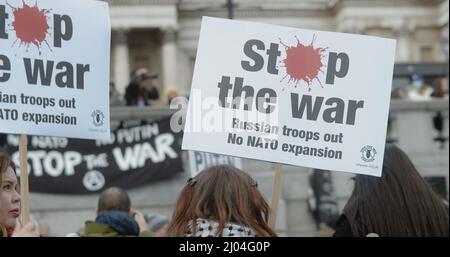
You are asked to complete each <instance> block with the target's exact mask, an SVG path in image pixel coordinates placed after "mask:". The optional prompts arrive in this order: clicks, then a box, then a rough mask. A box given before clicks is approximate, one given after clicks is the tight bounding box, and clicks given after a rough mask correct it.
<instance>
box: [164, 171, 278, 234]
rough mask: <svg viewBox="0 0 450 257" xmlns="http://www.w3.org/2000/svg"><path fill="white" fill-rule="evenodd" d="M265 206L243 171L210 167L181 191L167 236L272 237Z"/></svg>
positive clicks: (254, 186) (253, 184) (254, 185)
mask: <svg viewBox="0 0 450 257" xmlns="http://www.w3.org/2000/svg"><path fill="white" fill-rule="evenodd" d="M268 217H269V205H268V204H267V203H266V201H265V200H264V198H263V196H262V195H261V193H260V192H259V191H258V188H257V183H256V181H255V180H253V179H252V178H251V177H250V176H249V175H248V174H247V173H245V172H243V171H241V170H239V169H236V168H234V167H231V166H225V165H220V166H213V167H209V168H207V169H205V170H203V171H202V172H200V173H199V174H198V175H197V176H195V177H194V178H191V179H189V180H188V183H187V185H186V186H185V187H184V188H183V189H182V190H181V193H180V196H179V198H178V201H177V203H176V206H175V210H174V213H173V215H172V219H171V222H170V224H169V227H168V229H167V235H168V236H195V237H203V236H238V237H247V236H259V237H264V236H276V233H275V232H274V231H273V230H272V229H271V228H270V227H269V226H268V224H267V222H268Z"/></svg>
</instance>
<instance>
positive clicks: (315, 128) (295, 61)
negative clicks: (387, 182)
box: [182, 17, 395, 176]
mask: <svg viewBox="0 0 450 257" xmlns="http://www.w3.org/2000/svg"><path fill="white" fill-rule="evenodd" d="M394 55H395V40H392V39H384V38H378V37H372V36H362V35H351V34H345V33H334V32H324V31H312V30H303V29H296V28H289V27H281V26H275V25H266V24H258V23H252V22H241V21H230V20H225V19H217V18H209V17H204V18H203V21H202V26H201V33H200V40H199V45H198V52H197V58H196V63H195V70H194V77H193V82H192V89H191V94H190V101H189V107H188V113H187V118H186V125H185V132H184V138H183V146H182V147H183V149H187V150H195V151H204V152H211V153H217V154H225V155H232V156H239V157H245V158H252V159H259V160H264V161H270V162H276V163H284V164H290V165H297V166H304V167H311V168H318V169H325V170H334V171H345V172H352V173H360V174H368V175H374V176H380V175H381V170H382V163H383V154H384V145H385V138H386V128H387V116H388V111H389V101H390V92H391V83H392V74H393V67H394Z"/></svg>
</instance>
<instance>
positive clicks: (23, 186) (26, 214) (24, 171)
mask: <svg viewBox="0 0 450 257" xmlns="http://www.w3.org/2000/svg"><path fill="white" fill-rule="evenodd" d="M27 145H28V138H27V135H25V134H21V135H20V142H19V156H20V198H21V203H20V206H21V214H22V225H25V224H27V223H28V222H30V205H29V191H28V162H27V160H28V153H27Z"/></svg>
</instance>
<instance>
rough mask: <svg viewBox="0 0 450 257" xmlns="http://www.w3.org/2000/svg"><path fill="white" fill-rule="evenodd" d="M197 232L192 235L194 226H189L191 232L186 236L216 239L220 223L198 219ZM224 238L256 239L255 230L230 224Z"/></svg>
mask: <svg viewBox="0 0 450 257" xmlns="http://www.w3.org/2000/svg"><path fill="white" fill-rule="evenodd" d="M196 223H197V231H196V233H195V235H193V234H192V225H191V224H189V230H188V232H187V233H186V235H185V236H187V237H214V236H216V233H217V229H218V227H219V223H218V222H217V221H214V220H207V219H201V218H198V219H197V222H196ZM221 236H222V237H256V233H255V231H253V229H251V228H248V227H244V226H241V225H239V224H236V223H232V222H229V223H227V224H225V227H224V229H223V231H222V235H221Z"/></svg>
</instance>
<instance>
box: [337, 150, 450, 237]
mask: <svg viewBox="0 0 450 257" xmlns="http://www.w3.org/2000/svg"><path fill="white" fill-rule="evenodd" d="M343 212H344V215H345V216H346V217H347V219H348V221H349V223H350V226H351V229H352V233H353V235H354V236H365V235H367V234H368V233H377V234H379V235H380V236H448V235H449V227H448V225H449V224H448V223H449V222H448V218H449V217H448V205H447V204H445V203H444V200H443V199H441V198H440V197H439V196H438V195H437V193H435V192H434V190H433V188H432V187H431V186H430V185H429V184H428V183H427V182H426V181H425V180H424V179H423V178H422V177H421V176H420V174H419V172H418V171H417V169H416V168H415V167H414V165H413V163H412V162H411V160H410V159H409V158H408V156H407V155H406V154H405V153H404V152H403V151H402V150H400V149H399V148H398V147H396V146H395V145H393V144H386V148H385V153H384V162H383V175H382V177H381V178H378V177H373V176H367V175H357V176H356V178H355V188H354V190H353V193H352V195H351V196H350V199H349V200H348V202H347V204H346V206H345V207H344V211H343Z"/></svg>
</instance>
